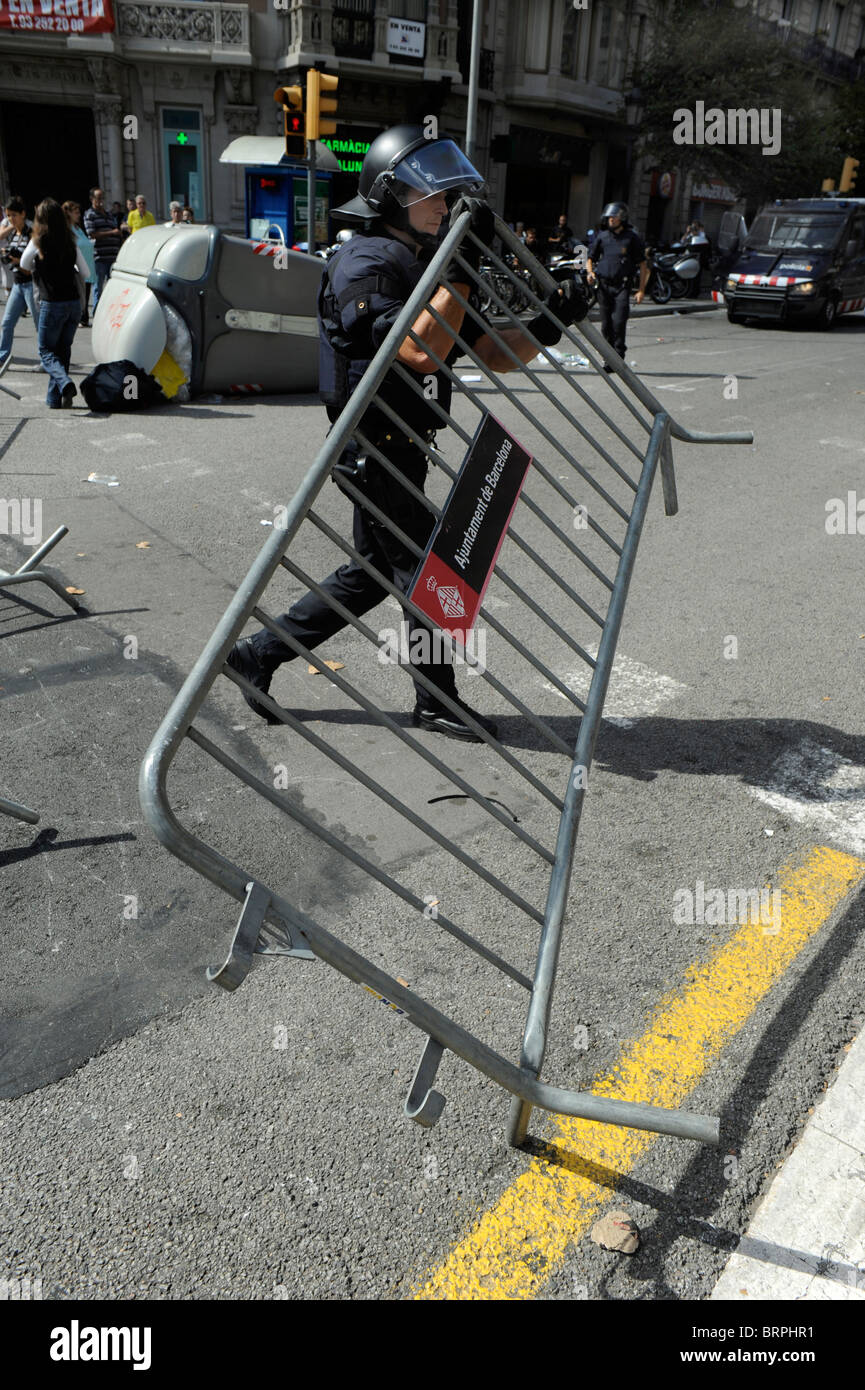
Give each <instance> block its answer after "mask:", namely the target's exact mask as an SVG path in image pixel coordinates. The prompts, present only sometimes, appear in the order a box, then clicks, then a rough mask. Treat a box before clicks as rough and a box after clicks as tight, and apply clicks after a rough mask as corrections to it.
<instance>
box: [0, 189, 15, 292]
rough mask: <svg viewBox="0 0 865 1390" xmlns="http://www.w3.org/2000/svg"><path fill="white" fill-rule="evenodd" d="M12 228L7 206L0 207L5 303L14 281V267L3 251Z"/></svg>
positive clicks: (1, 276) (0, 273) (0, 268)
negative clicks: (5, 257)
mask: <svg viewBox="0 0 865 1390" xmlns="http://www.w3.org/2000/svg"><path fill="white" fill-rule="evenodd" d="M12 230H13V229H12V223H11V222H10V221H9V218H8V217H7V216H6V208H5V206H3V207H0V282H2V285H3V303H4V304H5V303H6V301H7V299H8V298H9V294H10V291H11V289H12V286H13V284H14V281H13V279H12V267H11V266H10V265H9V264H8V263H7V262H6V261H5V260H4V259H3V257H2V251H3V249H4V248H3V246H2V243H3V242H4V241H5V240H6V238H7V237H8V236H11V235H12Z"/></svg>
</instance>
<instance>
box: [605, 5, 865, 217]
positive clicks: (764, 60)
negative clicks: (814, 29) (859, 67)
mask: <svg viewBox="0 0 865 1390" xmlns="http://www.w3.org/2000/svg"><path fill="white" fill-rule="evenodd" d="M650 26H651V33H652V41H651V47H650V49H649V51H648V53H647V54H646V56H645V57H644V58H643V59H642V60H641V61H640V62H639V64H638V65H637V67H636V68H635V70H634V72H633V74H632V76H633V81H634V84H635V86H636V87H637V88H638V89H639V91H640V94H641V105H642V119H641V123H640V136H639V150H640V153H641V154H643V155H645V156H647V157H648V158H649V159H650V160H651V161H652V162H653V163H655V164H657V165H659V166H660V167H662V168H676V167H678V168H679V169H681V170H682V172H683V173H691V174H693V175H695V176H696V177H698V178H707V177H714V178H720V179H722V180H723V182H724V183H726V184H728V185H729V186H730V187H731V188H734V189H735V190H736V191H737V192H738V193H739V194H740V196H742V197H744V198H745V199H746V200H747V203H748V206H749V207H751V208H753V207H755V206H757V205H758V204H760V203H762V202H765V201H767V200H768V199H770V198H782V197H783V198H802V197H812V196H814V195H815V194H816V193H818V192H819V189H820V184H821V182H822V180H823V179H824V178H825V177H827V175H832V174H834V171H835V166H836V164H838V157H837V156H838V139H839V116H838V111H837V103H836V101H835V98H834V94H833V92H832V90H830V88H829V87H828V85H827V84H825V83H822V82H821V81H820V79H819V73H818V71H817V70H815V69H814V68H813V67H811V66H809V65H807V64H805V63H803V62H801V61H800V60H799V59H798V58H796V57H795V56H794V54H793V53H792V51H791V50H789V49H788V48H787V46H786V45H785V44H784V43H782V42H781V40H780V39H779V38H777V37H775V34H774V32H771V31H769V30H768V29H767V27H766V26H764V25H760V24H759V22H758V21H757V20H756V19H755V17H754V15H753V13H752V12H751V10H750V9H743V8H742V7H741V6H740V5H736V4H735V3H733V0H708V3H706V0H668V3H666V4H660V3H657V2H656V3H655V4H654V5H653V6H652V7H651V14H650ZM698 101H702V102H703V103H704V104H705V108H706V110H708V109H710V108H720V109H721V110H723V111H725V112H726V111H727V110H739V109H747V110H750V109H754V108H756V109H757V110H768V111H772V110H778V111H780V113H781V114H780V128H781V146H780V149H779V151H778V153H777V154H765V155H764V154H763V150H762V146H761V145H759V144H756V145H755V144H743V145H726V144H723V145H721V144H718V145H696V144H676V143H675V141H674V140H673V131H674V129H675V127H676V119H675V112H676V111H677V110H681V109H687V110H690V111H695V110H696V103H697V102H698ZM776 119H778V118H776ZM851 119H852V114H851Z"/></svg>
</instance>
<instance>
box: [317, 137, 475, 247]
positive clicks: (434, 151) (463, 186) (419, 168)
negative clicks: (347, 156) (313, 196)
mask: <svg viewBox="0 0 865 1390" xmlns="http://www.w3.org/2000/svg"><path fill="white" fill-rule="evenodd" d="M483 184H484V180H483V178H482V177H481V175H480V174H479V173H478V171H477V169H475V167H474V165H472V164H470V163H469V161H468V159H466V157H465V155H464V154H463V152H462V150H461V149H460V148H459V146H458V145H456V144H454V142H453V140H430V139H427V137H426V136H425V135H424V128H423V126H420V125H398V126H394V127H393V128H392V129H391V130H386V131H384V132H383V134H381V135H379V136H377V137H376V139H375V140H373V142H372V144H371V145H370V147H369V149H368V150H367V152H366V156H365V158H364V161H363V167H362V169H361V171H360V180H359V182H358V191H357V197H356V198H352V199H351V201H350V202H348V203H345V204H344V205H343V206H342V207H341V208H334V209H333V213H332V215H333V216H334V217H337V218H339V219H340V220H341V221H344V222H354V223H362V224H365V225H367V226H368V225H369V224H370V223H372V222H373V221H375V219H376V218H379V217H380V218H382V219H383V220H385V221H387V222H389V223H391V225H392V226H394V227H400V228H407V227H408V226H409V220H408V212H407V208H408V205H409V203H412V202H417V195H418V193H420V194H421V197H424V198H430V197H433V196H434V195H435V194H436V193H450V192H453V193H455V194H456V193H477V192H479V191H480V189H481V188H483ZM412 235H413V236H416V237H417V238H418V240H419V241H425V240H426V239H427V238H426V236H425V234H423V233H421V232H416V231H415V230H414V229H412Z"/></svg>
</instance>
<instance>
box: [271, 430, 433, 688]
mask: <svg viewBox="0 0 865 1390" xmlns="http://www.w3.org/2000/svg"><path fill="white" fill-rule="evenodd" d="M388 458H389V459H390V460H391V462H392V463H393V464H394V465H395V467H397V468H399V470H400V472H402V473H404V474H405V476H406V477H407V478H408V479H409V481H410V482H412V483H414V485H415V487H417V488H419V489H421V490H423V484H424V480H425V479H426V474H427V460H426V457H425V455H424V454H422V453H421V452H420V451H419V450H418V449H413V448H406V449H399V450H396V449H393V448H391V449H389V450H388ZM355 485H356V486H358V490H359V491H362V492H363V493H364V495H365V496H366V497H368V498H369V500H370V501H371V502H373V503H374V504H375V505H376V506H377V507H378V508H379V509H380V510H381V511H382V512H383V513H384V515H385V516H387V517H389V518H390V519H391V520H392V521H393V522H394V523H395V524H396V525H397V526H398V527H399V528H400V530H402V531H404V532H405V534H406V535H407V536H409V537H410V539H411V540H413V541H414V542H415V544H416V545H418V546H419V547H420V548H421V549H422V550H423V549H425V548H426V545H427V542H428V541H429V538H430V536H431V534H432V531H433V528H434V526H435V517H434V516H433V514H432V512H429V511H427V509H426V508H425V507H423V506H422V505H421V503H420V502H418V501H417V500H416V499H415V498H414V497H412V496H411V495H410V493H408V492H407V491H406V490H405V489H404V488H403V487H401V486H400V485H399V483H398V482H397V480H396V479H395V478H394V477H392V476H391V474H389V473H388V472H387V471H386V470H385V469H384V468H382V466H381V464H379V463H378V462H377V461H376V460H375V459H372V458H370V459H367V461H366V477H365V481H364V482H363V484H361V485H358V484H355ZM352 539H353V542H354V548H355V550H356V551H357V552H358V554H359V555H362V556H363V558H364V559H365V560H367V561H368V562H369V563H370V564H371V565H373V566H374V567H375V568H376V569H377V570H379V572H380V573H381V574H382V575H383V576H384V577H385V578H386V579H389V580H390V581H391V583H393V584H394V585H395V586H396V588H397V589H399V590H400V591H401V592H402V593H406V592H407V590H408V588H409V586H410V584H411V582H412V580H413V578H414V576H415V573H416V571H417V568H418V563H419V561H418V559H417V557H416V556H414V555H413V554H412V552H411V551H410V550H409V549H408V548H407V547H406V546H405V545H404V544H403V543H402V541H400V540H399V539H398V538H397V537H396V536H394V535H393V534H392V532H391V531H389V530H388V528H387V527H386V526H384V525H383V524H382V523H381V522H380V521H379V520H378V519H377V518H376V517H374V516H373V515H371V513H370V512H369V511H367V510H365V509H364V508H363V507H361V506H360V505H359V504H358V503H356V502H355V504H354V519H353V525H352ZM321 587H322V589H324V590H325V592H326V593H328V594H330V595H332V597H333V598H334V599H336V600H338V602H340V603H341V604H343V605H344V606H345V607H346V608H347V609H348V610H349V612H350V613H353V614H354V615H355V616H356V617H358V618H360V617H362V616H363V614H364V613H367V612H369V610H370V609H371V608H375V607H376V606H377V605H378V604H379V603H381V601H382V599H384V598H385V597H386V596H387V590H386V589H384V588H382V586H381V584H379V583H378V582H377V580H375V579H373V577H372V575H370V574H368V573H367V571H366V570H365V569H364V568H363V567H362V566H361V565H359V564H358V563H357V562H356V561H355V560H349V561H348V562H347V563H346V564H344V565H340V567H339V569H337V570H334V572H333V574H330V575H328V577H327V579H325V580H323V581H322V585H321ZM403 611H404V612H405V610H403ZM405 617H406V621H407V623H408V631H409V639H408V647H409V651H410V652H412V653H415V652H419V653H425V654H428V655H432V653H434V652H435V653H436V654H437V655H442V656H443V657H444V659H443V660H439V661H434V660H432V661H430V662H426V663H425V662H422V661H420V660H414V661H413V662H412V664H413V666H414V668H415V669H416V670H418V671H420V672H422V673H423V675H425V676H426V677H427V678H428V679H429V680H430V681H431V682H432V683H433V685H436V686H438V688H439V689H440V690H442V691H443V692H444V693H445V694H446V695H449V696H450V697H451V698H453V697H454V696H455V695H456V682H455V680H454V672H453V666H452V664H451V662H450V661H449V660H448V659H447V654H446V653H443V652H442V651H441V645H443V644H441V645H440V644H435V643H432V642H429V641H427V642H425V643H422V642H418V643H417V644H415V643H413V642H412V640H411V634H412V633H413V632H414V631H415V630H417V629H419V628H423V627H424V626H425V625H424V624H422V623H419V622H417V621H416V620H415V619H414V618H413V617H412V616H411V615H410V614H409V613H408V612H405ZM277 622H278V623H279V625H280V627H283V628H285V630H286V632H288V633H290V634H291V636H292V637H295V638H296V639H297V640H298V641H299V642H302V643H303V644H304V646H305V647H309V648H310V649H311V648H314V647H317V646H318V645H319V644H320V643H321V642H325V641H327V639H328V638H329V637H333V635H334V633H337V632H339V631H340V630H341V629H342V628H344V627H345V626H346V623H345V621H344V619H343V618H342V617H340V615H339V613H337V612H336V611H335V610H334V609H333V608H331V607H330V606H329V604H327V603H326V602H325V600H324V599H323V598H321V597H319V595H318V594H316V593H313V592H312V591H310V592H309V593H307V594H304V596H303V598H301V599H298V601H297V603H294V604H292V606H291V608H290V609H289V610H288V612H287V613H283V614H282V615H281V616H280V617H279V618H278V619H277ZM252 642H253V645H254V647H255V650H256V653H257V655H258V657H259V660H260V661H261V662H262V664H263V665H265V666H268V667H270V668H272V669H275V668H276V667H277V666H280V665H281V664H282V663H283V662H284V661H291V660H292V659H293V658H294V657H295V656H296V655H297V653H296V652H295V651H294V650H293V648H291V647H289V646H288V645H287V644H286V643H285V642H281V641H280V640H279V638H278V637H275V636H274V634H273V633H272V632H269V631H268V630H267V629H266V628H265V629H262V630H261V631H260V632H257V633H256V634H255V636H254V637H253V638H252ZM437 647H438V651H437ZM415 688H416V692H417V699H418V703H419V704H420V705H422V706H423V707H424V708H425V709H434V708H436V705H437V701H436V699H435V696H433V695H431V694H430V693H429V692H428V691H427V690H425V689H424V688H423V686H422V685H420V684H419V683H418V682H415Z"/></svg>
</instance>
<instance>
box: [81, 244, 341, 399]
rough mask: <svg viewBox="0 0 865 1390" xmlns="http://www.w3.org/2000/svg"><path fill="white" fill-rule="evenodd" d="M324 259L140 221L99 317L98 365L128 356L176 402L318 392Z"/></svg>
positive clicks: (96, 325)
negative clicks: (204, 396)
mask: <svg viewBox="0 0 865 1390" xmlns="http://www.w3.org/2000/svg"><path fill="white" fill-rule="evenodd" d="M321 275H322V263H321V261H320V260H318V259H317V258H316V257H310V256H307V255H304V254H303V253H301V252H299V251H289V250H288V249H287V248H286V247H284V246H280V245H278V244H276V243H274V242H271V241H259V242H255V241H247V240H246V239H244V238H242V237H233V236H226V235H224V233H223V232H221V231H220V230H219V228H218V227H212V226H201V227H198V226H186V225H180V226H172V227H142V228H141V230H140V231H138V232H136V233H135V234H134V235H133V236H131V237H129V239H128V240H127V241H126V242H124V244H123V246H122V247H121V249H120V252H119V253H118V256H117V260H116V261H115V263H114V266H113V267H112V271H111V278H110V279H109V280H108V281H107V283H106V285H105V289H104V290H103V292H102V295H101V296H100V298H99V303H98V305H97V308H96V313H95V315H94V318H93V351H94V354H95V357H96V360H97V362H116V361H118V360H121V359H124V358H128V359H129V360H130V361H132V362H134V363H135V365H136V366H138V367H142V368H143V369H144V371H146V372H149V373H151V374H152V375H153V376H154V377H155V378H156V380H157V381H158V382H159V384H160V386H161V387H162V389H163V391H164V392H165V394H166V395H167V396H169V397H173V398H175V399H177V400H186V399H189V397H190V396H195V395H199V394H200V393H201V392H205V391H223V392H225V391H235V392H239V393H247V392H255V393H257V392H266V391H280V392H281V391H314V390H315V389H316V388H317V386H318V353H317V351H313V350H312V348H313V340H314V341H315V342H316V343H317V341H318V326H317V323H316V298H317V295H318V288H319V285H320V283H321Z"/></svg>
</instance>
